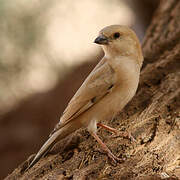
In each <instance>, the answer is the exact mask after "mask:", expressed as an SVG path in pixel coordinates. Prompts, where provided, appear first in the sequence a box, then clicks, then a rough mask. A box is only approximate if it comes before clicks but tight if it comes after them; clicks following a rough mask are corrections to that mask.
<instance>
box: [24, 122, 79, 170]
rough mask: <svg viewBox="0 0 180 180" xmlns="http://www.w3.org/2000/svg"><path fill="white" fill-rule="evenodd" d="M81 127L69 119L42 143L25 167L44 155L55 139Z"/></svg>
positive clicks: (57, 139)
mask: <svg viewBox="0 0 180 180" xmlns="http://www.w3.org/2000/svg"><path fill="white" fill-rule="evenodd" d="M78 125H79V126H78ZM79 128H81V127H80V124H78V123H75V121H70V122H68V123H67V124H65V125H63V126H62V127H60V128H59V129H58V130H56V131H55V132H54V133H53V134H52V135H51V136H50V137H49V139H48V140H47V141H46V142H45V143H44V145H43V146H42V147H41V149H40V150H39V152H38V153H37V154H36V156H35V158H34V159H33V160H32V162H31V163H30V165H29V166H28V168H27V169H30V168H31V167H32V166H34V164H36V162H38V161H39V159H40V158H41V157H42V156H44V155H45V154H46V153H47V152H48V151H49V150H50V149H51V148H52V147H53V146H54V145H55V143H56V142H57V141H59V140H61V139H63V138H65V137H66V136H68V135H69V134H71V133H73V132H74V131H76V130H77V129H79Z"/></svg>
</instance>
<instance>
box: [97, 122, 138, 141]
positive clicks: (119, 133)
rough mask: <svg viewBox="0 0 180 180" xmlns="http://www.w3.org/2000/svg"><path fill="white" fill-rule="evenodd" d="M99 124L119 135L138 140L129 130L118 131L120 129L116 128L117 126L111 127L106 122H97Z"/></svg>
mask: <svg viewBox="0 0 180 180" xmlns="http://www.w3.org/2000/svg"><path fill="white" fill-rule="evenodd" d="M97 126H99V127H102V128H104V129H106V130H108V131H111V132H113V133H115V134H116V135H118V136H121V137H125V138H128V139H130V140H132V141H136V140H135V139H134V137H133V136H132V135H131V133H129V132H127V131H126V132H121V131H118V130H117V129H115V128H112V127H109V126H107V125H104V124H101V123H97Z"/></svg>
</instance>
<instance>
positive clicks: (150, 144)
mask: <svg viewBox="0 0 180 180" xmlns="http://www.w3.org/2000/svg"><path fill="white" fill-rule="evenodd" d="M143 53H144V57H145V59H144V65H143V69H142V72H141V79H140V85H139V88H138V92H137V94H136V96H135V97H134V98H133V100H132V101H131V102H130V103H129V104H128V105H127V106H126V107H125V109H124V110H123V112H121V113H120V114H119V115H118V116H117V117H115V118H114V119H113V120H112V121H111V122H109V123H108V125H109V126H111V127H114V128H117V129H118V128H119V129H120V130H122V131H123V130H128V131H130V132H131V133H132V135H133V136H134V137H135V139H136V140H137V141H136V142H130V141H129V140H128V139H123V138H121V137H118V136H111V134H109V133H108V132H106V131H104V130H99V132H98V133H99V135H100V137H101V138H102V139H103V141H104V142H105V143H106V144H107V145H108V147H109V148H110V149H111V150H112V152H113V153H114V154H116V155H117V156H118V157H122V158H124V162H122V163H118V164H116V165H115V164H112V162H111V161H110V160H108V158H107V156H106V155H105V154H103V153H102V152H100V151H99V146H98V144H97V143H96V142H95V141H94V139H93V138H92V137H91V136H90V135H89V134H88V133H87V131H86V130H79V131H77V132H76V133H75V134H73V135H71V136H70V137H68V138H67V139H66V140H63V141H61V142H60V143H58V144H57V145H56V147H55V148H54V149H53V150H52V151H51V152H50V153H49V154H48V155H47V156H45V157H44V158H42V159H41V160H40V161H39V162H38V163H37V164H36V165H35V166H34V167H33V168H31V169H29V170H28V171H24V169H25V168H26V167H27V165H28V163H29V161H30V160H31V159H32V158H33V156H31V157H30V158H29V159H28V160H27V161H25V162H24V163H23V164H21V165H20V166H19V167H18V168H17V169H15V170H14V172H12V174H10V175H9V176H8V177H7V178H6V179H7V180H8V179H78V180H79V179H122V180H124V179H133V180H134V179H135V180H136V179H138V180H139V179H142V180H143V179H163V178H164V179H165V178H167V179H178V178H180V1H179V0H171V1H166V0H164V1H161V3H160V5H159V8H158V9H157V10H156V13H155V14H154V18H153V20H152V22H151V25H150V26H149V28H148V30H147V33H146V36H145V39H144V43H143ZM106 124H107V122H106Z"/></svg>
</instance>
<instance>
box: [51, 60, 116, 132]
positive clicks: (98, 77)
mask: <svg viewBox="0 0 180 180" xmlns="http://www.w3.org/2000/svg"><path fill="white" fill-rule="evenodd" d="M114 84H115V73H114V70H113V69H112V67H111V66H110V65H109V64H108V63H107V62H106V60H105V59H102V60H101V61H100V62H99V63H98V65H97V66H96V67H95V68H94V69H93V71H92V72H91V73H90V74H89V76H88V77H87V79H86V80H85V81H84V83H83V84H82V85H81V87H80V88H79V89H78V91H77V92H76V94H75V95H74V96H73V98H72V99H71V101H70V102H69V103H68V106H67V107H66V109H65V111H64V112H63V115H62V117H61V118H60V123H59V124H58V125H57V126H56V128H55V130H54V131H56V130H57V129H59V127H61V126H64V125H65V124H66V123H67V122H69V121H71V120H73V119H74V118H76V117H78V116H79V115H80V114H82V113H83V112H85V111H87V110H88V109H89V108H91V107H92V106H93V105H94V104H96V103H97V102H98V101H99V100H100V99H101V98H103V97H104V96H106V95H107V94H108V93H109V92H110V91H111V88H112V87H113V86H114Z"/></svg>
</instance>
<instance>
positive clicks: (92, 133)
mask: <svg viewBox="0 0 180 180" xmlns="http://www.w3.org/2000/svg"><path fill="white" fill-rule="evenodd" d="M91 135H92V136H93V137H94V138H95V139H96V141H97V142H98V143H99V144H100V145H101V148H102V149H103V150H104V151H105V152H106V153H107V155H108V156H109V158H111V159H112V160H113V161H114V162H115V163H116V161H122V159H119V158H118V157H116V156H115V155H114V154H113V153H112V152H111V151H110V150H109V148H108V147H107V146H106V144H104V143H103V142H102V140H101V139H100V138H99V137H98V135H97V134H96V133H95V132H91Z"/></svg>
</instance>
